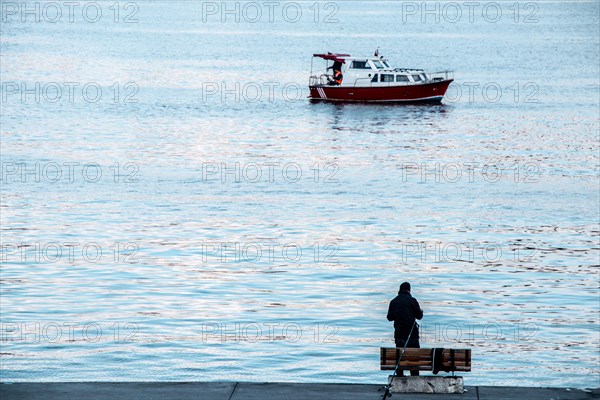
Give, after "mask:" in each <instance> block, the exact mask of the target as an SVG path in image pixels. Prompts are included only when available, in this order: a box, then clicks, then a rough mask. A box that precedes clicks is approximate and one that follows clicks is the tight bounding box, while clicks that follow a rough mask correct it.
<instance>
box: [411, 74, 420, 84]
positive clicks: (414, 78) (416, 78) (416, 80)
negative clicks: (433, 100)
mask: <svg viewBox="0 0 600 400" xmlns="http://www.w3.org/2000/svg"><path fill="white" fill-rule="evenodd" d="M412 78H413V81H415V82H421V81H422V79H421V75H413V76H412Z"/></svg>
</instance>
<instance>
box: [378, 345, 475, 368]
mask: <svg viewBox="0 0 600 400" xmlns="http://www.w3.org/2000/svg"><path fill="white" fill-rule="evenodd" d="M380 353H381V354H380V361H381V370H382V371H383V370H391V371H393V370H394V369H396V363H397V362H398V358H399V357H400V354H402V349H401V348H396V347H382V348H381V350H380ZM439 359H441V360H442V365H438V366H437V369H438V370H439V371H444V372H455V371H460V372H468V371H471V349H443V350H442V356H441V357H440V358H439ZM415 369H418V370H420V371H433V349H411V348H407V349H406V350H405V351H404V355H403V356H402V359H401V360H400V364H399V366H398V371H408V370H415Z"/></svg>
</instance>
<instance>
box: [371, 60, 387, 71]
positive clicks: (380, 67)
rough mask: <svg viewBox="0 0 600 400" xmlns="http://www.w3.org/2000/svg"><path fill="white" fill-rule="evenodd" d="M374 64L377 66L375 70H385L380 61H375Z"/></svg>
mask: <svg viewBox="0 0 600 400" xmlns="http://www.w3.org/2000/svg"><path fill="white" fill-rule="evenodd" d="M373 64H375V68H377V69H383V68H385V67H384V66H383V64H382V63H381V62H379V60H373Z"/></svg>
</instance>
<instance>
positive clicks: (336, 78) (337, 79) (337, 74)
mask: <svg viewBox="0 0 600 400" xmlns="http://www.w3.org/2000/svg"><path fill="white" fill-rule="evenodd" d="M343 80H344V75H342V71H340V70H339V69H338V70H336V71H334V72H333V82H334V85H336V86H339V85H341V84H342V81H343Z"/></svg>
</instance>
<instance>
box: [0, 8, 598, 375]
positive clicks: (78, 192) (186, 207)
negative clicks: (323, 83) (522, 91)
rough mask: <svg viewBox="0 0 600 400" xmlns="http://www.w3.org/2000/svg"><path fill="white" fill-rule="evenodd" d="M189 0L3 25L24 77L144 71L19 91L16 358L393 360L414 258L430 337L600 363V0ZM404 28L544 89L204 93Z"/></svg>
mask: <svg viewBox="0 0 600 400" xmlns="http://www.w3.org/2000/svg"><path fill="white" fill-rule="evenodd" d="M168 4H169V3H166V2H152V3H151V4H150V3H148V4H145V5H144V7H142V6H140V11H139V12H140V15H139V17H140V19H141V21H143V23H140V24H139V25H135V26H127V27H125V26H118V25H115V24H109V23H106V24H98V25H93V26H88V25H85V26H82V25H81V24H77V23H75V24H57V25H53V26H52V27H49V26H48V25H44V24H28V25H25V26H23V25H22V24H19V23H16V22H14V21H13V22H11V23H6V24H4V23H3V24H2V27H1V30H2V31H1V33H2V39H1V40H2V42H1V46H2V56H3V61H2V66H1V68H2V76H3V81H26V82H28V83H29V84H31V87H32V86H33V83H32V82H36V81H42V82H48V81H56V82H72V81H78V82H91V81H93V82H98V83H99V85H101V86H102V87H103V88H105V89H106V88H110V87H111V85H113V84H114V82H118V83H119V87H120V88H121V89H124V88H125V87H124V84H125V83H126V82H136V84H137V85H138V86H139V92H138V93H137V94H136V99H137V100H138V101H137V102H135V103H123V102H122V101H119V102H117V103H115V102H114V101H112V102H111V101H104V100H103V101H100V102H98V103H89V102H85V101H82V100H81V99H80V98H79V99H76V100H74V101H73V102H69V101H66V102H65V101H61V102H56V103H52V102H47V101H41V102H36V101H33V100H32V101H20V100H19V98H18V97H17V100H15V98H11V99H10V100H7V101H5V102H4V103H3V107H2V162H3V171H2V172H3V176H2V179H3V182H2V183H3V185H2V213H1V220H2V243H3V246H2V255H3V263H2V270H1V276H0V283H1V285H0V288H1V290H2V335H3V336H2V339H3V342H2V350H1V354H0V360H1V362H2V379H3V380H5V381H32V380H39V381H51V380H61V381H69V380H87V381H89V380H110V381H115V380H145V381H147V380H178V381H183V380H254V381H280V380H289V379H290V376H292V377H293V378H292V380H294V381H309V382H310V381H313V382H316V381H319V382H355V383H359V382H370V383H376V382H383V381H384V380H385V378H386V375H387V374H385V373H383V372H381V371H378V364H377V362H378V347H379V346H381V345H389V344H390V343H392V327H391V324H390V323H388V322H387V321H386V320H385V314H386V311H387V304H388V301H389V300H390V299H391V298H392V297H393V296H394V294H395V292H396V291H397V287H398V284H399V283H400V282H401V281H403V280H408V281H410V282H411V283H412V285H413V289H414V294H415V296H416V297H417V298H418V299H419V301H420V303H421V304H422V306H423V308H424V310H425V318H424V319H423V321H422V326H421V332H422V340H421V341H422V342H423V343H424V345H426V346H428V347H432V346H436V347H444V346H447V347H449V346H453V347H471V348H473V349H474V352H473V354H474V366H475V367H474V370H473V372H472V373H471V374H470V375H469V378H468V379H469V383H470V384H495V385H509V384H510V385H534V386H537V385H552V386H556V385H559V386H566V385H571V386H577V387H585V386H594V385H595V386H597V380H598V369H597V364H598V357H597V348H598V345H599V342H598V335H597V324H598V301H597V300H598V268H599V261H598V256H599V250H600V246H599V244H598V238H599V236H600V229H599V227H598V218H599V215H598V208H599V199H598V190H597V189H598V154H597V146H598V124H599V119H598V98H597V93H598V84H597V76H598V65H597V62H596V61H597V59H598V35H597V34H595V32H594V30H593V29H596V33H597V25H598V12H597V9H598V5H597V4H596V3H586V2H578V3H570V4H566V3H544V4H543V6H540V22H539V24H535V25H531V26H524V25H518V26H517V25H515V24H512V23H510V21H508V20H507V21H504V22H503V23H500V24H495V25H494V26H488V25H490V24H484V23H481V22H479V23H475V24H468V23H462V24H453V25H443V24H433V25H428V24H408V25H406V26H405V28H406V29H405V30H406V36H404V33H402V34H399V33H398V32H397V30H395V29H389V31H390V32H396V33H393V34H390V35H389V36H388V35H387V34H385V35H384V34H382V33H379V32H374V31H371V30H372V26H375V25H377V26H382V27H391V26H397V21H395V20H394V14H391V12H392V10H391V7H392V6H393V3H387V2H385V3H377V4H378V6H379V7H382V10H387V11H386V12H382V13H377V14H376V15H375V14H372V15H371V14H368V13H367V11H369V9H370V8H371V7H372V6H371V5H367V4H361V3H358V2H351V3H344V6H343V7H342V6H341V5H340V19H342V20H343V21H345V25H344V29H343V32H342V31H339V29H341V28H338V27H337V26H336V27H335V28H334V27H332V26H323V25H319V24H317V25H314V24H308V23H306V22H303V23H299V24H296V25H294V26H289V24H287V25H286V24H283V25H282V24H272V25H268V26H264V27H261V28H264V29H266V30H268V31H270V32H271V33H273V35H272V36H266V35H262V36H260V35H258V33H260V32H262V30H257V25H252V26H248V25H244V24H240V25H239V26H237V27H236V28H235V29H232V27H231V26H228V25H227V24H219V23H214V24H213V25H210V24H209V25H208V26H206V25H202V22H201V20H198V19H197V18H200V17H199V16H197V15H196V14H194V12H193V9H190V8H189V7H192V6H191V4H192V3H187V2H182V3H178V5H177V7H171V6H169V5H168ZM386 7H388V8H390V9H389V10H388V9H387V8H386ZM192 8H193V7H192ZM371 11H373V10H371ZM565 18H566V19H567V21H576V22H573V23H570V22H569V23H568V24H564V23H559V22H561V21H564V20H565ZM375 20H377V22H378V23H377V24H375V23H374V22H375ZM369 21H371V22H373V23H371V24H369V23H368V22H369ZM394 21H395V22H394ZM249 31H252V32H256V33H257V35H255V36H249V35H247V34H246V33H247V32H249ZM223 32H227V33H228V34H227V35H225V36H224V35H222V34H221V33H223ZM348 32H355V34H353V35H347V34H346V33H348ZM424 32H425V33H426V34H425V35H422V33H424ZM75 33H76V34H75ZM281 37H286V40H287V41H288V43H287V44H288V45H286V46H283V45H282V44H281ZM391 37H394V38H396V39H395V40H397V39H398V38H402V37H406V38H412V40H409V41H408V42H406V46H404V43H403V46H402V47H399V46H396V44H395V43H394V44H390V45H386V46H385V47H386V53H385V54H386V55H387V56H389V57H390V59H392V60H394V62H395V63H396V64H398V65H400V64H404V63H406V64H410V65H408V66H413V65H417V66H421V65H422V66H431V67H432V68H434V69H441V68H454V69H456V71H457V72H456V77H457V82H456V83H455V84H454V85H458V86H459V87H461V88H463V89H464V88H465V82H472V81H477V82H481V84H482V85H483V84H485V82H497V83H498V84H499V85H500V86H501V87H502V88H505V89H506V88H514V85H515V83H516V82H520V84H523V83H525V82H534V83H536V84H537V85H538V86H539V92H538V97H537V98H538V101H537V102H531V103H524V102H520V101H515V100H514V99H515V97H514V92H510V95H505V96H503V97H502V99H501V100H500V101H498V102H495V103H493V102H486V101H484V99H482V96H481V93H475V95H474V98H473V99H472V100H470V99H469V98H468V97H465V96H463V97H462V98H460V99H458V100H456V101H447V102H446V103H445V104H442V105H433V106H432V105H427V106H423V105H421V106H419V105H407V106H402V107H398V106H394V105H389V104H378V105H372V104H360V103H359V104H331V103H311V102H309V101H308V100H306V98H305V97H306V94H307V93H303V95H302V96H300V97H298V100H296V101H285V100H284V99H283V98H282V96H281V93H279V94H278V93H277V92H276V95H275V96H274V98H273V99H269V98H262V99H260V101H257V102H251V103H249V102H246V101H243V99H237V100H236V98H235V97H233V96H229V97H226V98H225V101H222V100H223V99H222V97H220V96H213V97H211V98H209V99H208V100H207V101H202V99H203V95H205V94H206V93H204V92H203V85H202V83H203V82H222V81H226V82H228V83H229V84H230V85H233V84H234V83H235V82H236V81H238V82H242V83H244V82H269V81H273V80H274V79H275V80H276V81H278V82H281V83H282V84H283V83H285V82H300V83H301V84H302V87H303V90H306V88H304V86H305V82H306V81H307V74H308V72H307V68H308V64H307V62H308V55H310V54H311V53H314V52H316V51H321V50H322V49H323V48H325V49H329V50H332V51H333V50H336V49H338V50H344V51H346V50H348V51H350V50H352V52H357V53H364V54H369V53H370V52H372V50H373V49H372V47H376V46H374V45H373V40H372V39H373V38H375V39H377V38H384V39H386V40H387V41H389V38H391ZM564 37H569V38H570V40H569V41H568V43H565V42H564V40H563V39H564ZM482 38H485V40H482ZM365 39H368V40H365ZM378 44H379V43H378ZM549 48H550V49H551V51H550V50H549ZM388 49H389V51H387V50H388ZM457 49H459V50H460V51H458V50H457ZM498 54H503V57H499V56H498ZM590 54H591V55H592V56H595V57H591V56H590ZM515 60H518V63H517V62H516V61H515ZM507 63H508V64H507ZM282 66H285V68H282ZM516 66H518V68H517V67H516ZM575 67H576V70H577V71H578V74H579V75H580V77H579V79H580V81H578V82H579V83H577V84H575V83H573V81H571V80H569V81H568V82H566V81H564V77H566V76H569V77H571V76H572V71H573V70H575V69H574V68H575ZM274 71H275V72H274ZM273 73H276V74H277V75H276V78H274V77H273ZM540 74H544V75H545V76H546V77H548V79H543V80H540V78H539V77H540ZM569 79H571V78H569ZM229 87H233V86H229ZM520 87H522V86H520ZM106 90H109V91H108V92H107V93H110V94H111V95H114V91H113V92H111V91H110V89H106ZM105 100H106V99H105ZM21 163H25V164H24V165H25V168H26V169H25V170H20V169H13V167H14V168H21V166H22V165H23V164H21ZM36 165H39V167H37V166H36ZM90 165H91V166H90ZM57 166H59V167H60V171H61V174H60V175H59V174H58V172H57V171H58V169H57ZM98 173H99V174H98ZM23 324H25V325H23ZM241 353H243V356H240V354H241Z"/></svg>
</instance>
